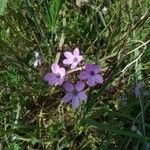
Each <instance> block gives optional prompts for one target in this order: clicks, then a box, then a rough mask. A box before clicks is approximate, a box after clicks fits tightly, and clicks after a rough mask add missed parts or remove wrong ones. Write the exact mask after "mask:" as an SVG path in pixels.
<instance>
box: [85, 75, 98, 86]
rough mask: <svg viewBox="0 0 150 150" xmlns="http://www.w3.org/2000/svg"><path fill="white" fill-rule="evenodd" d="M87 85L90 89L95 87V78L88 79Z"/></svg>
mask: <svg viewBox="0 0 150 150" xmlns="http://www.w3.org/2000/svg"><path fill="white" fill-rule="evenodd" d="M87 85H88V86H90V87H92V86H95V85H96V83H95V78H94V77H89V78H88V81H87Z"/></svg>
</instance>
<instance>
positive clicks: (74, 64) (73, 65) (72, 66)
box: [70, 62, 78, 69]
mask: <svg viewBox="0 0 150 150" xmlns="http://www.w3.org/2000/svg"><path fill="white" fill-rule="evenodd" d="M77 65H78V62H73V63H72V65H71V67H70V68H71V69H75V68H76V67H77Z"/></svg>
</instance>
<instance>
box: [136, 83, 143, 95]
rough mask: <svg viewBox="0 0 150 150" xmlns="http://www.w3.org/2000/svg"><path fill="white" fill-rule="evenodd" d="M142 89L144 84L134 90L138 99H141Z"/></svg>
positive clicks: (139, 84) (137, 85) (138, 85)
mask: <svg viewBox="0 0 150 150" xmlns="http://www.w3.org/2000/svg"><path fill="white" fill-rule="evenodd" d="M141 89H142V84H141V83H138V84H136V86H135V89H134V93H135V96H136V98H138V97H140V93H141Z"/></svg>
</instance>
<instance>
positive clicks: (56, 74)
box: [44, 64, 66, 85]
mask: <svg viewBox="0 0 150 150" xmlns="http://www.w3.org/2000/svg"><path fill="white" fill-rule="evenodd" d="M51 70H52V73H47V74H46V75H45V76H44V80H46V81H47V82H48V84H49V85H61V84H62V83H63V82H64V77H65V75H66V70H65V68H63V67H60V66H59V65H58V64H52V66H51Z"/></svg>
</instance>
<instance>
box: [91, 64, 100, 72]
mask: <svg viewBox="0 0 150 150" xmlns="http://www.w3.org/2000/svg"><path fill="white" fill-rule="evenodd" d="M93 71H94V73H99V72H100V67H99V65H93Z"/></svg>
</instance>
